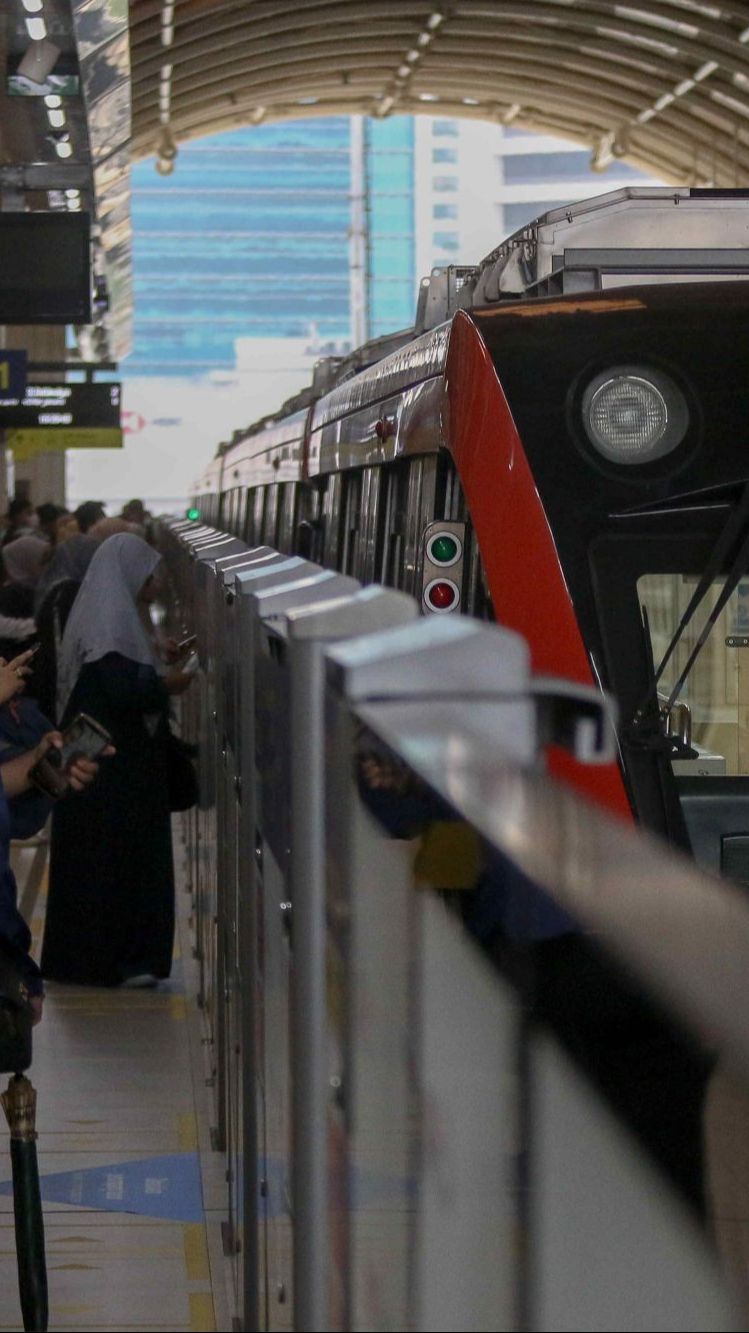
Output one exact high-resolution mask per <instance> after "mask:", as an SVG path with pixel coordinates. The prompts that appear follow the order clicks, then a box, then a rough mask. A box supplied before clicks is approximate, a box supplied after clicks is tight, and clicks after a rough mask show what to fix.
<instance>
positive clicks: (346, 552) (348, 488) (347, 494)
mask: <svg viewBox="0 0 749 1333" xmlns="http://www.w3.org/2000/svg"><path fill="white" fill-rule="evenodd" d="M361 492H362V473H361V470H360V469H358V468H356V469H354V468H352V469H351V470H350V471H348V472H346V473H345V474H344V478H343V497H342V500H343V503H342V506H341V507H342V509H343V547H342V551H341V560H340V565H339V568H340V569H341V571H342V572H343V573H344V574H352V575H354V576H356V571H357V569H358V565H359V539H360V534H359V524H360V521H361Z"/></svg>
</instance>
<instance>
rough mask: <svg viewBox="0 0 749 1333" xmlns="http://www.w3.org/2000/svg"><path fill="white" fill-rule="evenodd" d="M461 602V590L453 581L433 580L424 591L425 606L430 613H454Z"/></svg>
mask: <svg viewBox="0 0 749 1333" xmlns="http://www.w3.org/2000/svg"><path fill="white" fill-rule="evenodd" d="M459 602H460V590H459V588H458V585H457V583H453V581H452V579H432V581H431V583H428V584H427V586H426V588H425V589H424V605H425V606H426V608H427V610H428V611H435V612H437V614H443V615H444V613H445V612H446V611H454V610H455V608H456V607H457V605H458V603H459Z"/></svg>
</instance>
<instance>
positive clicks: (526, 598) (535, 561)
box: [444, 311, 633, 821]
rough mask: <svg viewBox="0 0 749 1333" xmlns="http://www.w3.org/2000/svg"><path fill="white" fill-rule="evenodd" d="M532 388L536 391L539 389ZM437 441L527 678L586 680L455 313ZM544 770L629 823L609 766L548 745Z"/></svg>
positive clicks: (501, 406) (503, 414)
mask: <svg viewBox="0 0 749 1333" xmlns="http://www.w3.org/2000/svg"><path fill="white" fill-rule="evenodd" d="M539 391H541V388H540V386H539ZM446 395H447V396H446V410H447V419H446V421H445V423H444V432H445V438H446V439H447V441H448V443H449V447H450V450H451V452H452V454H453V457H454V459H455V464H456V467H457V469H458V472H459V473H460V479H461V482H462V484H463V490H464V492H465V496H466V500H467V502H468V509H469V512H470V514H471V521H472V523H473V526H474V528H475V531H476V536H477V538H478V543H479V547H480V550H481V557H482V559H483V562H484V568H485V570H486V576H487V579H488V581H489V588H490V590H491V596H492V602H493V605H494V610H495V613H496V617H497V621H498V622H499V623H500V624H502V625H506V626H507V627H508V628H509V629H514V630H516V631H517V632H518V633H519V634H522V635H523V637H524V638H525V639H526V640H527V642H528V645H529V647H530V652H531V664H532V668H533V671H534V672H537V673H541V674H549V675H556V676H561V677H562V678H564V679H566V680H572V681H577V682H578V683H579V684H585V685H591V684H594V683H595V682H594V678H593V674H592V672H591V668H590V662H589V660H588V654H587V652H586V650H585V644H584V642H583V638H582V635H581V633H580V627H579V625H578V623H577V617H576V615H575V610H574V607H573V605H572V599H571V597H570V593H569V589H568V587H567V584H566V581H565V578H564V574H563V572H562V567H561V564H560V561H559V556H558V554H557V549H556V546H555V543H554V538H553V536H552V533H551V530H550V528H549V524H548V521H547V518H546V514H545V512H544V508H543V505H542V503H541V498H540V496H539V494H538V491H537V489H536V485H535V482H534V480H533V474H532V472H531V469H530V466H529V464H528V460H527V458H526V456H525V451H524V449H523V446H522V444H521V441H520V437H519V435H518V432H517V428H516V426H515V422H514V421H513V419H512V414H511V412H510V409H509V406H508V403H507V399H506V398H505V396H504V393H503V391H502V387H501V385H500V383H499V380H498V378H497V374H496V371H495V368H494V365H493V363H492V360H491V357H490V356H489V353H488V351H487V348H486V346H485V344H484V342H483V339H482V338H481V336H480V334H479V332H478V330H477V328H476V326H475V324H474V323H473V321H472V320H471V319H470V318H469V316H468V315H466V314H465V313H464V312H463V311H459V312H458V313H457V315H456V316H455V318H454V320H453V327H452V334H451V337H450V347H449V350H448V357H447V367H446ZM548 759H549V767H550V769H551V771H552V772H553V773H555V774H556V775H557V776H559V777H560V778H563V779H564V781H566V782H568V783H569V784H570V785H571V786H573V787H575V788H576V789H577V790H578V791H581V792H583V793H584V794H585V795H586V796H588V797H589V798H590V799H591V800H593V801H595V802H596V803H597V804H598V805H602V806H604V807H605V808H606V809H607V810H610V811H612V812H613V813H615V814H618V815H621V816H624V817H625V818H627V819H628V820H630V821H631V820H632V817H633V816H632V809H631V806H630V803H629V800H628V798H627V794H626V791H625V788H624V782H623V780H622V775H621V773H620V771H619V768H618V766H617V765H616V764H605V765H601V766H600V767H598V766H588V765H584V764H579V763H578V762H577V761H576V760H575V759H574V758H572V756H570V755H567V754H563V753H561V752H560V751H558V750H556V749H554V750H553V751H552V752H550V753H549V756H548Z"/></svg>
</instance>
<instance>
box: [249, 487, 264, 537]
mask: <svg viewBox="0 0 749 1333" xmlns="http://www.w3.org/2000/svg"><path fill="white" fill-rule="evenodd" d="M264 509H265V487H264V486H256V487H255V489H254V490H253V491H250V494H249V498H248V502H247V530H248V536H247V540H248V542H250V544H251V545H252V546H262V544H263V511H264Z"/></svg>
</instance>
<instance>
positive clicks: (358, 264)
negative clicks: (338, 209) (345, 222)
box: [349, 116, 369, 347]
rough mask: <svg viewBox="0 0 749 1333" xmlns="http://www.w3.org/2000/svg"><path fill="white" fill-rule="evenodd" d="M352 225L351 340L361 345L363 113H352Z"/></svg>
mask: <svg viewBox="0 0 749 1333" xmlns="http://www.w3.org/2000/svg"><path fill="white" fill-rule="evenodd" d="M350 121H351V225H350V228H349V290H350V297H351V343H352V346H353V347H361V345H362V343H365V342H367V340H368V338H369V180H368V172H367V138H366V125H365V119H364V116H351V117H350Z"/></svg>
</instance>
